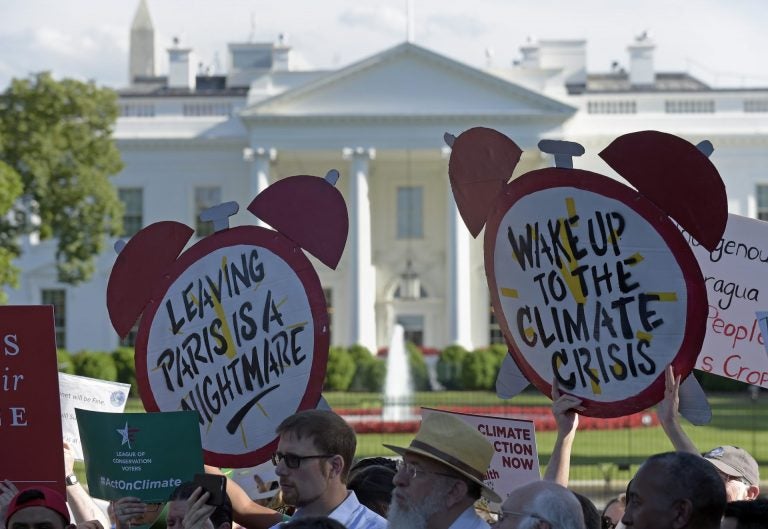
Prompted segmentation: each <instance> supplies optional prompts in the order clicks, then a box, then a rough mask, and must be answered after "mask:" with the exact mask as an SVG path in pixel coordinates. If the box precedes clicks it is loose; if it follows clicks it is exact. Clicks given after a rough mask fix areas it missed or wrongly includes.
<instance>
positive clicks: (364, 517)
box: [270, 490, 488, 529]
mask: <svg viewBox="0 0 768 529" xmlns="http://www.w3.org/2000/svg"><path fill="white" fill-rule="evenodd" d="M300 517H301V509H298V510H297V511H296V514H294V515H293V518H300ZM328 518H333V519H334V520H336V521H337V522H341V523H342V524H344V526H345V527H346V528H347V529H387V520H386V519H385V518H382V517H381V516H379V515H378V514H376V513H375V512H373V511H372V510H370V509H369V508H368V507H366V506H365V505H363V504H361V503H360V502H359V501H358V500H357V496H355V493H354V492H352V491H351V490H350V491H348V494H347V498H346V499H345V500H344V501H343V502H341V503H340V504H339V506H338V507H336V508H335V509H334V510H333V511H331V513H330V514H329V515H328ZM281 525H282V524H276V525H273V526H272V527H271V528H270V529H279V528H280V526H281ZM487 527H488V526H487V525H486V529H487Z"/></svg>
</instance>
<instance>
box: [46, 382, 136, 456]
mask: <svg viewBox="0 0 768 529" xmlns="http://www.w3.org/2000/svg"><path fill="white" fill-rule="evenodd" d="M130 390H131V385H130V384H123V383H121V382H109V381H106V380H99V379H96V378H88V377H79V376H76V375H68V374H66V373H59V400H60V402H61V430H62V433H63V435H64V442H66V443H68V444H69V446H70V447H71V448H72V450H73V451H74V453H75V459H77V460H78V461H82V460H83V447H82V446H81V445H80V432H79V431H78V429H77V419H76V418H75V408H80V409H82V410H90V411H106V412H111V413H122V412H123V411H125V403H126V401H127V400H128V393H129V392H130Z"/></svg>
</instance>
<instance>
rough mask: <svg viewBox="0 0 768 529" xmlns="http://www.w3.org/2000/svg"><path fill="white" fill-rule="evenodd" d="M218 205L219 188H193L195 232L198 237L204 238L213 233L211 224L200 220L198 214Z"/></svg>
mask: <svg viewBox="0 0 768 529" xmlns="http://www.w3.org/2000/svg"><path fill="white" fill-rule="evenodd" d="M219 204H221V188H220V187H196V188H195V232H196V234H197V236H198V237H206V236H208V235H210V234H212V233H213V223H212V222H203V221H202V220H200V213H202V212H203V211H205V210H206V209H208V208H210V207H213V206H217V205H219Z"/></svg>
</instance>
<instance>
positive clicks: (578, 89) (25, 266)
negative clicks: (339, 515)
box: [9, 0, 768, 351]
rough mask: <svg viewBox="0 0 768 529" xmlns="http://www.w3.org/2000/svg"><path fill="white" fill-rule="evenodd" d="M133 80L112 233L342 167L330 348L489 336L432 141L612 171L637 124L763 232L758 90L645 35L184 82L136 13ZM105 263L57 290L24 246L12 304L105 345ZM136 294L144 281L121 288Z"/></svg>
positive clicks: (480, 340)
mask: <svg viewBox="0 0 768 529" xmlns="http://www.w3.org/2000/svg"><path fill="white" fill-rule="evenodd" d="M130 53H131V56H130V61H129V63H130V84H129V86H128V87H127V88H125V89H123V90H120V91H119V95H120V100H119V102H120V112H121V114H120V118H119V120H118V123H117V128H116V131H115V139H116V141H117V144H118V147H119V149H120V151H121V153H122V157H123V161H124V163H125V168H124V169H123V171H122V172H121V173H120V174H118V175H117V176H116V177H115V178H114V179H113V182H114V185H115V186H116V187H117V189H118V193H119V195H120V198H121V200H123V201H124V203H125V205H126V214H125V228H126V233H125V236H126V237H129V236H130V235H132V234H133V233H135V232H136V231H137V230H138V229H140V228H141V227H143V226H147V225H148V224H150V223H153V222H156V221H160V220H176V221H180V222H183V223H186V224H188V225H189V226H192V227H194V228H195V229H196V230H197V233H198V235H199V236H204V235H206V234H208V233H210V232H211V227H210V226H207V225H205V224H203V223H201V222H200V221H199V220H198V219H197V214H198V213H199V212H200V211H201V210H202V209H204V208H206V207H208V206H211V205H213V204H216V203H219V202H223V201H228V200H236V201H238V202H239V203H240V206H241V212H240V213H239V214H238V215H237V216H236V217H235V218H233V219H232V224H233V225H237V224H243V223H251V224H252V223H256V218H255V217H253V216H252V215H250V213H248V212H247V211H246V210H245V206H246V205H247V204H248V203H249V202H250V200H251V199H252V198H253V197H254V196H255V195H256V194H257V193H258V192H259V191H260V190H262V189H264V188H265V187H266V186H267V185H269V183H271V182H274V181H276V180H278V179H280V178H283V177H286V176H291V175H295V174H313V175H318V176H322V175H324V174H325V173H326V172H327V171H328V170H329V169H332V168H335V169H338V170H339V171H340V173H341V179H340V180H339V183H338V184H337V186H338V187H339V188H340V190H341V191H342V193H343V194H344V197H345V199H346V201H347V206H348V209H349V214H350V233H349V238H348V240H347V246H346V249H345V252H344V255H343V257H342V260H341V263H340V264H339V266H338V268H337V270H330V269H328V268H327V267H325V266H324V265H322V264H321V263H319V262H318V261H316V260H314V259H313V263H314V264H315V267H316V269H317V270H318V273H319V276H320V279H321V281H322V283H323V286H324V288H325V291H326V297H327V300H328V305H329V311H331V314H332V343H333V344H338V345H350V344H354V343H360V344H363V345H365V346H367V347H369V348H370V349H372V350H375V349H376V348H378V347H382V346H385V345H387V343H388V340H389V335H390V333H391V330H392V328H393V325H394V324H395V323H401V324H402V325H403V326H404V328H405V330H406V335H407V336H408V338H410V339H411V340H413V341H414V342H416V343H419V344H421V345H424V346H427V347H436V348H442V347H444V346H446V345H450V344H454V343H458V344H461V345H463V346H465V347H467V348H475V347H479V346H484V345H487V344H489V343H491V342H498V341H502V340H501V335H500V332H499V330H498V326H497V325H496V324H495V321H494V319H493V314H492V312H491V310H490V301H489V295H488V291H487V286H486V282H485V273H484V267H483V258H482V237H479V238H478V239H477V240H474V239H472V238H471V236H470V235H469V232H468V231H467V229H466V227H465V226H464V225H463V223H462V221H461V219H460V217H459V215H458V212H457V209H456V206H455V203H454V201H453V197H452V195H451V192H450V185H449V182H448V175H447V168H448V154H449V151H448V148H447V147H446V145H445V144H444V143H443V134H444V133H445V132H451V133H454V134H458V133H460V132H461V131H463V130H465V129H467V128H470V127H473V126H478V125H482V126H487V127H492V128H495V129H498V130H499V131H501V132H503V133H505V134H507V135H508V136H509V137H511V138H512V139H513V140H514V141H515V142H516V143H517V144H518V145H520V147H521V148H523V149H524V150H525V153H524V155H523V158H522V160H521V163H520V164H519V165H518V167H517V169H516V171H515V175H518V174H522V173H524V172H527V171H530V170H533V169H536V168H540V167H545V166H549V165H552V160H551V159H550V157H549V156H545V155H543V154H541V153H540V152H539V151H538V149H537V147H536V145H537V143H538V141H539V140H540V139H542V138H551V139H568V140H571V141H576V142H579V143H581V144H582V145H583V146H584V147H585V148H586V151H587V153H586V155H585V156H583V157H582V158H579V159H576V160H575V161H574V164H575V166H576V167H579V168H583V169H589V170H593V171H596V172H599V173H604V174H609V175H610V174H613V173H612V172H611V170H610V169H609V168H608V166H607V165H606V164H605V163H604V162H602V160H600V159H599V158H598V157H597V153H598V152H599V151H600V150H601V149H602V148H603V147H605V146H606V145H607V144H608V143H609V142H610V141H612V140H613V139H615V138H616V137H617V136H619V135H621V134H623V133H626V132H632V131H637V130H647V129H655V130H661V131H665V132H670V133H673V134H677V135H679V136H682V137H683V138H685V139H687V140H689V141H691V142H692V143H697V142H699V141H701V140H702V139H709V140H711V141H712V143H713V144H714V146H715V153H714V154H713V156H712V160H713V162H714V163H715V165H716V166H717V168H718V169H719V171H720V173H721V175H722V177H723V179H724V180H725V182H726V188H727V192H728V199H729V208H730V210H731V211H732V212H734V213H739V214H741V215H748V216H753V217H761V218H768V174H766V169H765V168H766V167H768V88H766V89H713V88H711V87H709V86H707V85H706V84H704V83H702V82H700V81H699V80H697V79H695V78H693V77H691V76H690V75H688V74H686V73H668V72H657V71H656V70H655V68H654V63H653V53H654V44H653V42H652V41H651V40H650V39H648V38H647V37H646V36H640V37H638V38H636V39H634V40H633V42H632V43H631V44H630V45H629V47H628V53H629V61H628V64H629V67H628V71H625V70H623V69H616V70H615V71H612V72H609V73H602V74H594V73H591V72H588V71H587V70H586V42H585V41H583V40H546V41H544V40H543V41H539V42H535V43H527V44H526V45H524V46H523V47H522V48H521V60H520V61H518V62H517V64H515V65H510V66H509V67H507V68H494V69H488V70H481V69H477V68H474V67H471V66H467V65H465V64H462V63H460V62H457V61H454V60H452V59H450V58H447V57H445V56H443V55H440V54H439V53H436V52H434V51H431V50H427V49H425V48H423V47H421V46H418V45H416V44H413V43H410V42H404V43H402V44H400V45H398V46H395V47H394V48H391V49H388V50H385V51H383V52H381V53H378V54H376V55H374V56H372V57H369V58H367V59H364V60H362V61H359V62H356V63H354V64H351V65H349V66H346V67H344V68H341V69H338V70H333V71H318V70H298V69H296V68H295V67H294V64H293V50H292V49H291V47H290V46H289V45H288V44H287V43H286V42H284V41H282V40H278V42H277V43H253V42H248V43H233V44H230V45H229V47H228V59H229V60H228V65H227V71H226V74H221V75H219V74H214V75H209V74H206V73H205V72H200V71H198V66H197V63H196V61H195V59H194V52H193V50H192V49H190V48H185V47H183V46H181V45H179V44H178V43H176V44H175V45H174V46H172V47H171V48H170V49H168V50H167V53H168V58H169V69H168V72H167V73H166V74H163V75H158V74H157V72H155V66H154V35H153V28H152V22H151V18H150V14H149V11H148V9H147V5H146V3H145V0H142V1H141V2H140V4H139V8H138V10H137V13H136V16H135V19H134V21H133V25H132V29H131V51H130ZM114 260H115V254H114V252H111V251H109V252H106V253H105V254H103V255H101V256H99V258H98V266H97V271H96V274H95V275H94V277H93V279H92V280H91V281H89V282H88V283H87V284H84V285H79V286H76V287H72V286H68V285H64V284H61V283H59V282H57V280H56V274H55V266H54V244H53V243H52V242H51V241H44V242H41V243H36V241H35V240H34V239H32V240H27V241H25V251H24V254H23V256H22V257H21V258H20V259H19V260H18V265H19V266H20V267H21V269H22V270H23V274H22V278H21V284H20V287H19V288H18V289H17V290H11V291H10V292H9V298H10V303H12V304H28V303H52V304H54V305H55V307H56V323H57V336H58V340H59V346H60V347H64V348H67V349H69V350H72V351H77V350H81V349H92V350H111V349H114V348H115V347H117V346H118V343H119V338H118V337H117V335H116V333H115V332H114V331H113V329H112V327H111V325H110V323H109V319H108V316H107V311H106V305H105V297H106V294H105V293H106V285H107V280H108V277H109V272H110V267H111V266H112V264H113V263H114ZM137 288H140V285H137Z"/></svg>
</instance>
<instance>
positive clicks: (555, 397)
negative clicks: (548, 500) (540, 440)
mask: <svg viewBox="0 0 768 529" xmlns="http://www.w3.org/2000/svg"><path fill="white" fill-rule="evenodd" d="M583 409H584V407H583V406H582V405H581V399H579V398H577V397H574V396H572V395H561V394H560V389H559V388H558V386H557V380H554V381H553V382H552V415H554V417H555V422H556V423H557V439H556V440H555V446H554V447H552V457H551V458H550V459H549V464H547V470H546V472H545V473H544V479H545V480H547V481H554V482H555V483H557V484H558V485H562V486H563V487H567V486H568V474H569V473H570V470H571V449H572V448H573V440H574V439H575V438H576V429H577V428H578V426H579V414H578V413H576V412H577V411H582V410H583Z"/></svg>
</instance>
